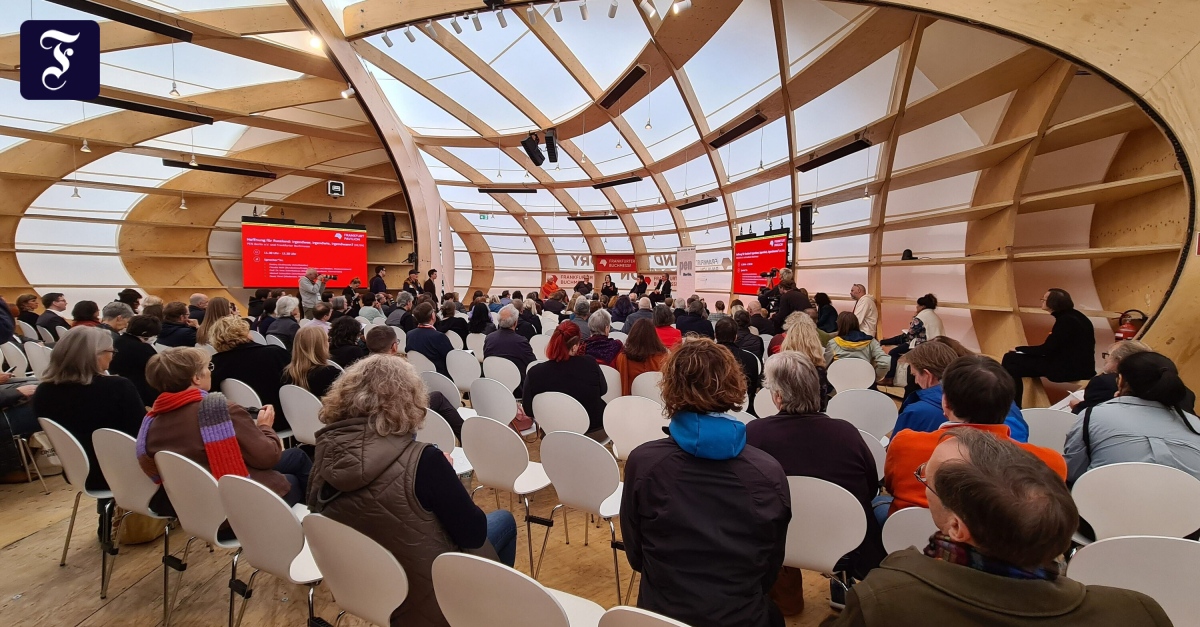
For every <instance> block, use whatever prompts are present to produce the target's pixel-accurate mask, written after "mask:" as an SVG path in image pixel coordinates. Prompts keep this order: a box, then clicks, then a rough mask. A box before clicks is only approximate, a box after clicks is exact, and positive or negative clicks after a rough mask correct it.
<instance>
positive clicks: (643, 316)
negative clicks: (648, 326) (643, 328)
mask: <svg viewBox="0 0 1200 627" xmlns="http://www.w3.org/2000/svg"><path fill="white" fill-rule="evenodd" d="M637 306H638V309H637V311H635V312H633V313H631V314H629V315H628V316H626V317H625V332H626V333H628V332H629V330H630V329H632V328H633V325H634V323H635V322H637V321H638V320H649V321H651V322H653V321H654V308H653V306H652V305H651V304H650V298H649V297H646V296H643V297H641V298H639V299H638V301H637Z"/></svg>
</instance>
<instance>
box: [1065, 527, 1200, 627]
mask: <svg viewBox="0 0 1200 627" xmlns="http://www.w3.org/2000/svg"><path fill="white" fill-rule="evenodd" d="M1067 576H1068V577H1070V578H1071V579H1074V580H1075V581H1078V582H1079V583H1081V584H1084V585H1087V586H1110V587H1113V588H1124V589H1126V590H1133V591H1135V592H1141V593H1143V594H1145V595H1147V596H1149V597H1151V598H1153V599H1154V600H1155V601H1157V602H1158V604H1159V605H1160V606H1161V607H1162V609H1163V611H1164V612H1166V614H1167V617H1168V618H1170V619H1171V622H1172V623H1173V624H1175V625H1177V626H1179V627H1183V626H1184V625H1196V620H1197V617H1200V596H1197V595H1196V591H1195V589H1194V588H1193V587H1192V584H1193V583H1194V582H1195V581H1196V579H1197V577H1200V542H1196V541H1194V540H1183V539H1181V538H1162V537H1153V536H1127V537H1121V538H1109V539H1107V540H1100V541H1099V542H1096V543H1094V544H1090V545H1088V546H1085V547H1083V548H1081V549H1079V551H1078V552H1077V553H1076V554H1075V557H1073V558H1071V562H1070V564H1069V565H1068V567H1067Z"/></svg>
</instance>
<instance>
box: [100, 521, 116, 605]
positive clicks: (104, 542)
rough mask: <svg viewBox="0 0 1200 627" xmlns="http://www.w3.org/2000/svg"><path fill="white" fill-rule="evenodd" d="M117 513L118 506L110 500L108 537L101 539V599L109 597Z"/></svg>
mask: <svg viewBox="0 0 1200 627" xmlns="http://www.w3.org/2000/svg"><path fill="white" fill-rule="evenodd" d="M116 513H117V504H116V502H115V501H113V500H112V499H109V500H108V502H107V503H105V504H104V513H103V514H101V516H104V520H106V521H108V525H107V527H108V533H107V534H106V535H107V537H103V538H101V539H100V598H101V599H103V598H104V597H106V596H108V556H110V555H112V554H113V553H112V551H113V524H114V522H115V521H114V520H113V516H114V515H115V514H116Z"/></svg>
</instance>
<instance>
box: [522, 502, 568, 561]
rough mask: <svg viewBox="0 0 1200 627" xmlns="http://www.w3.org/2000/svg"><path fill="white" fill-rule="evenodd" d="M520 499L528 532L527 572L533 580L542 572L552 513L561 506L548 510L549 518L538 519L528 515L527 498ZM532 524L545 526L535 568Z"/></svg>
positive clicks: (552, 518)
mask: <svg viewBox="0 0 1200 627" xmlns="http://www.w3.org/2000/svg"><path fill="white" fill-rule="evenodd" d="M521 498H522V500H524V501H525V526H526V530H528V531H529V572H530V574H532V575H533V578H534V579H537V578H538V574H539V573H541V572H542V560H544V559H545V558H546V542H547V541H549V540H550V528H551V527H553V526H554V512H557V511H558V510H560V509H562V507H563V506H562V504H558V505H555V506H554V509H552V510H550V518H539V517H537V516H530V515H529V498H528V497H525V496H522V497H521ZM534 522H536V523H537V524H539V525H545V526H546V535H544V536H542V551H541V553H539V554H538V561H537V568H534V567H533V531H532V527H531V526H530V523H534Z"/></svg>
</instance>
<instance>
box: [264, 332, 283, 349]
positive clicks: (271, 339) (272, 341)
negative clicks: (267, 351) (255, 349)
mask: <svg viewBox="0 0 1200 627" xmlns="http://www.w3.org/2000/svg"><path fill="white" fill-rule="evenodd" d="M267 346H278V347H279V348H282V349H283V350H287V344H284V343H283V340H281V339H279V336H278V335H268V336H267Z"/></svg>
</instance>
